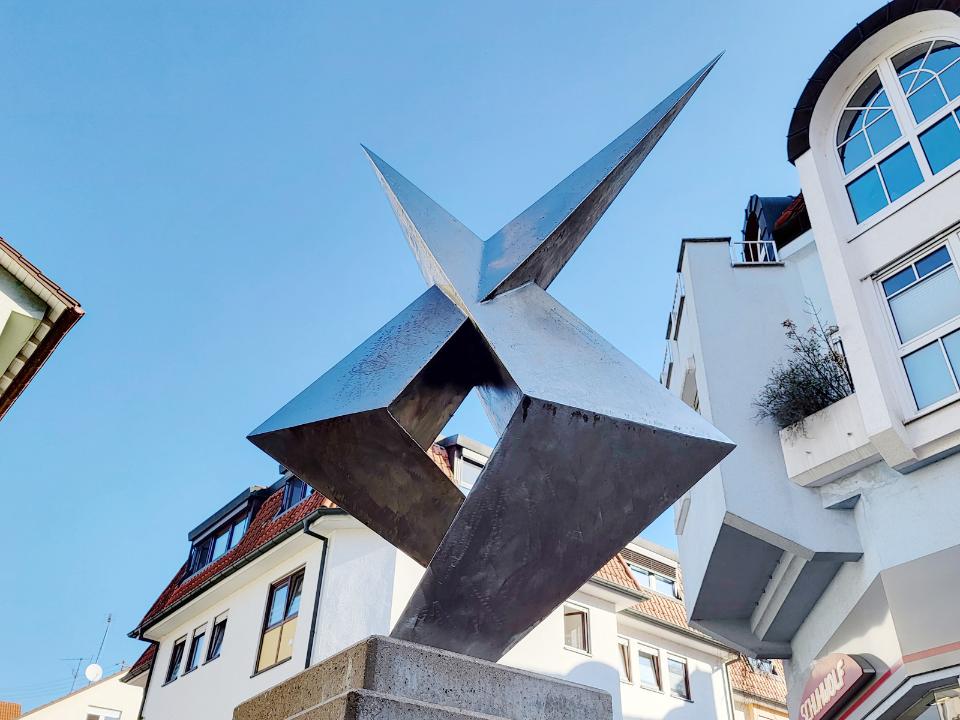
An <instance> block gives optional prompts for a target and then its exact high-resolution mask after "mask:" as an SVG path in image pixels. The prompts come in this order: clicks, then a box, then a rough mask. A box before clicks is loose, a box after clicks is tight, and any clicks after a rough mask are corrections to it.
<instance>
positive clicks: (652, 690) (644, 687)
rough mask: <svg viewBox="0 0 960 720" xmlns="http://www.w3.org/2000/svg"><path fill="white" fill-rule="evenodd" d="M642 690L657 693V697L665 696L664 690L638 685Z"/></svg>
mask: <svg viewBox="0 0 960 720" xmlns="http://www.w3.org/2000/svg"><path fill="white" fill-rule="evenodd" d="M637 687H638V688H640V689H641V690H646V691H647V692H652V693H656V694H657V695H663V690H661V689H660V688H657V687H650V686H649V685H637Z"/></svg>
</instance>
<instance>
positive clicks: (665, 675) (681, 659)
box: [661, 653, 693, 702]
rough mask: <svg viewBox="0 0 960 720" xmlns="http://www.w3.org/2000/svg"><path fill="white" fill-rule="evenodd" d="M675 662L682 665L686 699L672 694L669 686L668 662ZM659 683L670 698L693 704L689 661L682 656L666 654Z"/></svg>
mask: <svg viewBox="0 0 960 720" xmlns="http://www.w3.org/2000/svg"><path fill="white" fill-rule="evenodd" d="M671 660H677V661H678V662H682V663H683V673H684V687H686V689H687V697H683V696H682V695H677V694H676V693H675V692H673V688H672V687H671V685H670V661H671ZM661 678H662V679H661V682H663V685H664V687H665V688H667V692H669V693H670V697H672V698H676V699H677V700H683V701H685V702H693V686H692V685H691V683H690V659H689V658H685V657H684V656H683V655H677V654H676V653H667V662H666V663H664V667H663V672H662V674H661Z"/></svg>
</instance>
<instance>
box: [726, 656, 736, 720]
mask: <svg viewBox="0 0 960 720" xmlns="http://www.w3.org/2000/svg"><path fill="white" fill-rule="evenodd" d="M737 660H739V657H733V658H731V659H730V660H727V661H726V662H725V663H724V664H723V694H724V695H726V696H727V712H728V713H730V720H735V718H736V716H737V715H736V712H737V709H736V707H735V705H734V702H733V683H732V682H730V666H731V665H732V664H733V663H735V662H737Z"/></svg>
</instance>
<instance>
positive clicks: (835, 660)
mask: <svg viewBox="0 0 960 720" xmlns="http://www.w3.org/2000/svg"><path fill="white" fill-rule="evenodd" d="M874 673H875V671H874V669H873V667H872V666H871V665H870V663H868V662H867V661H866V660H864V659H863V658H862V657H860V656H859V655H843V654H841V653H836V654H834V655H827V656H826V657H822V658H820V659H819V660H817V661H816V662H815V663H814V664H813V667H812V668H811V669H810V679H809V680H807V684H806V685H805V686H804V688H803V695H802V696H801V701H800V718H801V720H829V718H832V717H833V716H834V715H836V714H837V713H838V712H840V710H842V709H843V706H844V705H846V703H847V702H848V701H849V700H850V699H851V698H852V697H853V696H854V695H855V694H856V693H857V692H858V691H859V690H860V689H861V688H862V687H863V686H864V685H866V684H867V683H868V682H870V680H871V678H873V675H874Z"/></svg>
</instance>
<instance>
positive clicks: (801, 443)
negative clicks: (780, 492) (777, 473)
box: [780, 394, 880, 487]
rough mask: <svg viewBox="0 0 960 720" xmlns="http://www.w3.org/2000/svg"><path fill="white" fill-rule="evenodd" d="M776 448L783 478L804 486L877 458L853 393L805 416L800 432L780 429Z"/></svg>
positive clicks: (846, 472)
mask: <svg viewBox="0 0 960 720" xmlns="http://www.w3.org/2000/svg"><path fill="white" fill-rule="evenodd" d="M780 445H781V446H782V448H783V461H784V463H785V464H786V466H787V475H788V476H789V477H790V479H791V480H793V482H795V483H797V484H798V485H802V486H804V487H813V486H817V485H824V484H826V483H828V482H831V481H832V480H836V479H838V478H841V477H843V476H845V475H848V474H850V473H852V472H855V471H856V470H858V469H860V468H862V467H865V466H866V465H870V464H872V463H874V462H876V461H877V460H879V459H880V454H879V453H878V452H877V450H876V448H874V446H873V444H872V443H871V442H870V440H869V438H868V437H867V431H866V429H865V428H864V425H863V416H862V415H861V414H860V404H859V403H858V402H857V396H856V395H855V394H854V395H849V396H847V397H845V398H844V399H843V400H839V401H837V402H835V403H834V404H833V405H830V406H829V407H826V408H824V409H823V410H821V411H820V412H817V413H814V414H813V415H811V416H810V417H808V418H807V419H806V420H805V421H804V429H803V430H802V431H801V430H798V429H797V428H795V427H789V428H784V429H783V430H781V431H780Z"/></svg>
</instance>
